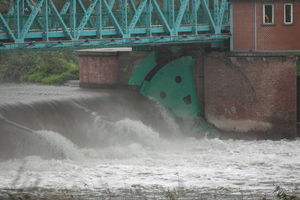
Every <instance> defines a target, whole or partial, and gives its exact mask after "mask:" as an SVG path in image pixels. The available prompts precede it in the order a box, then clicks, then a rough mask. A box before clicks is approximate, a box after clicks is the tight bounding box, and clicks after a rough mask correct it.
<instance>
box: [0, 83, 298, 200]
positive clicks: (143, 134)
mask: <svg viewBox="0 0 300 200" xmlns="http://www.w3.org/2000/svg"><path fill="white" fill-rule="evenodd" d="M0 95H1V98H0V133H1V134H0V199H9V197H10V196H9V194H11V193H20V192H21V193H22V192H24V191H25V192H26V193H28V194H31V195H37V193H38V195H40V196H43V195H45V196H47V195H48V196H49V195H50V196H51V195H53V194H56V195H57V194H59V193H62V194H63V195H66V194H68V193H70V195H72V196H78V197H80V199H98V198H100V197H103V198H104V197H109V198H111V199H113V198H116V199H118V198H120V197H124V196H127V197H128V198H127V199H132V198H135V199H141V198H142V197H143V198H144V199H145V198H147V199H151V198H152V199H165V198H169V197H170V196H168V195H171V194H172V195H173V194H174V195H177V197H178V198H179V199H195V198H200V197H203V198H205V197H209V198H210V199H226V198H227V199H235V198H236V199H241V196H242V197H243V198H250V199H251V198H253V196H255V197H263V196H264V195H267V196H270V195H272V193H273V191H274V188H275V187H276V186H281V187H283V188H286V189H288V190H290V191H293V192H294V193H296V194H297V193H298V194H299V193H300V189H299V187H300V178H299V177H300V140H294V141H288V140H281V141H268V140H262V141H243V140H231V139H228V140H221V139H218V138H211V139H209V138H207V137H200V135H202V136H204V135H209V134H210V133H209V132H206V133H198V134H199V137H198V136H191V134H190V133H188V132H189V131H192V130H189V129H187V128H185V129H184V131H183V132H181V131H180V127H178V125H176V123H175V122H174V121H173V120H172V118H170V117H169V116H168V114H167V112H166V111H165V110H164V109H162V108H161V107H160V106H158V105H156V104H154V103H153V102H151V101H149V100H147V99H144V98H143V97H141V96H139V95H138V94H135V93H134V92H129V91H117V90H116V91H105V90H101V91H87V90H82V89H78V88H70V87H52V86H51V87H50V86H36V85H14V84H5V85H1V86H0ZM20 189H22V191H21V190H20ZM37 191H38V192H37ZM62 191H63V192H62ZM130 197H131V198H130Z"/></svg>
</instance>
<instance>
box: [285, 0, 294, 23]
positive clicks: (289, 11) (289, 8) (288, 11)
mask: <svg viewBox="0 0 300 200" xmlns="http://www.w3.org/2000/svg"><path fill="white" fill-rule="evenodd" d="M292 23H293V4H291V3H285V4H284V24H292Z"/></svg>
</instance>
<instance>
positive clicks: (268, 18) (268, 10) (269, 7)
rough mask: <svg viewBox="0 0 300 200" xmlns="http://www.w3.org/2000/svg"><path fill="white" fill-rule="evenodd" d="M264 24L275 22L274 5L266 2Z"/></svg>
mask: <svg viewBox="0 0 300 200" xmlns="http://www.w3.org/2000/svg"><path fill="white" fill-rule="evenodd" d="M263 12H264V13H263V16H264V19H263V20H264V24H274V5H273V4H264V10H263Z"/></svg>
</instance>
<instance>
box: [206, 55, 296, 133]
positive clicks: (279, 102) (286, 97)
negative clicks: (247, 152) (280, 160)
mask: <svg viewBox="0 0 300 200" xmlns="http://www.w3.org/2000/svg"><path fill="white" fill-rule="evenodd" d="M204 67H205V99H204V101H205V117H206V118H207V119H208V120H209V121H210V122H212V123H213V124H215V125H216V126H217V127H219V128H220V129H223V130H227V131H228V132H229V133H234V132H236V133H237V135H238V136H240V137H242V138H247V137H249V138H282V137H293V136H295V135H296V67H295V59H294V58H284V57H268V58H266V57H252V58H249V57H248V58H244V57H231V58H228V57H226V56H225V55H224V54H223V53H212V54H209V55H207V56H205V61H204Z"/></svg>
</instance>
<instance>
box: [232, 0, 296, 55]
mask: <svg viewBox="0 0 300 200" xmlns="http://www.w3.org/2000/svg"><path fill="white" fill-rule="evenodd" d="M232 16H233V17H232V22H233V27H232V33H233V40H232V44H231V48H232V50H233V51H272V50H274V51H276V50H277V51H278V50H281V51H286V50H300V1H297V0H232Z"/></svg>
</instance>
